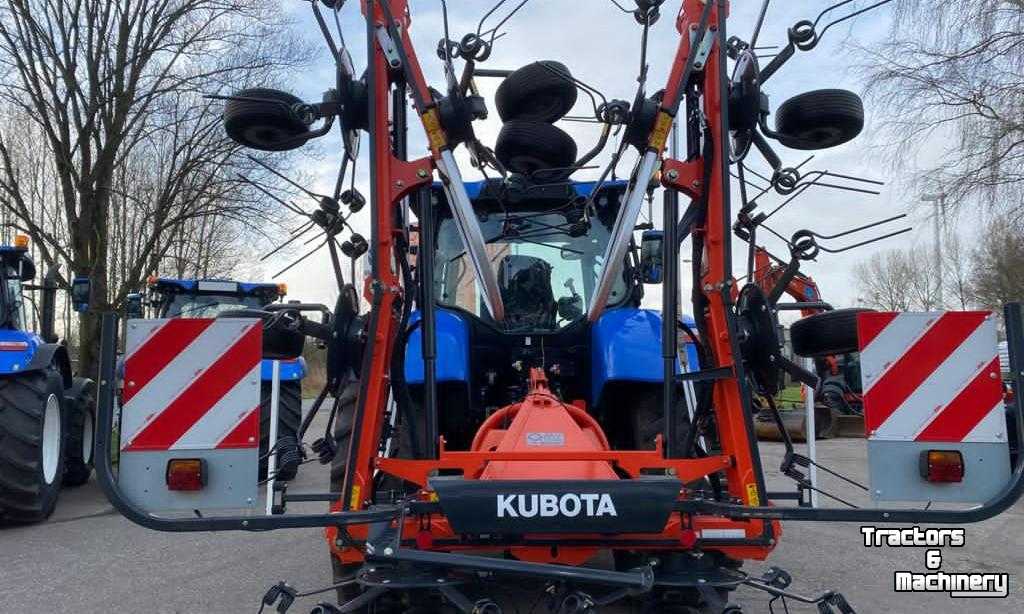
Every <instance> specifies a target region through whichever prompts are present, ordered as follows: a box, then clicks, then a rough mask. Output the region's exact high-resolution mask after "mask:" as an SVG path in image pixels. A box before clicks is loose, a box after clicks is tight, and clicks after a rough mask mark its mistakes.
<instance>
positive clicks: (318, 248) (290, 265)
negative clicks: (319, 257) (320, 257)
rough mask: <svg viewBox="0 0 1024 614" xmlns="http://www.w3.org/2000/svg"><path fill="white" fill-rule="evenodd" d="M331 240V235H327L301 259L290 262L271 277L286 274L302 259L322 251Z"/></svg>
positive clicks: (275, 277) (274, 277)
mask: <svg viewBox="0 0 1024 614" xmlns="http://www.w3.org/2000/svg"><path fill="white" fill-rule="evenodd" d="M330 240H331V237H327V238H326V239H324V240H323V242H321V243H320V244H318V245H317V246H316V247H314V248H313V249H311V250H309V251H308V252H306V253H305V254H304V255H303V256H302V257H301V258H299V259H298V260H296V261H295V262H293V263H291V264H289V265H288V266H286V267H284V268H283V269H281V270H280V271H278V272H277V273H274V275H273V276H272V277H271V279H277V278H278V277H280V276H281V275H283V274H285V273H286V272H288V271H290V270H291V269H292V268H293V267H295V266H296V265H297V264H299V263H300V262H302V261H303V260H305V259H306V258H309V257H310V256H312V255H313V254H315V253H317V252H318V251H320V248H322V247H323V246H325V245H327V242H328V241H330Z"/></svg>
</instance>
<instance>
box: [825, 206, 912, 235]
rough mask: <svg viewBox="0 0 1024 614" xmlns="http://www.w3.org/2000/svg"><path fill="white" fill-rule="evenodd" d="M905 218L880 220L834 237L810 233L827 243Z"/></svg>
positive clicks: (896, 216) (902, 214) (894, 217)
mask: <svg viewBox="0 0 1024 614" xmlns="http://www.w3.org/2000/svg"><path fill="white" fill-rule="evenodd" d="M905 217H907V214H906V213H901V214H899V215H894V216H892V217H889V218H886V219H884V220H879V221H877V222H871V223H870V224H865V225H863V226H858V227H856V228H851V229H850V230H846V231H844V232H841V233H839V234H834V235H823V234H819V233H816V232H814V231H813V230H809V231H808V232H810V233H811V234H812V235H814V236H815V237H817V238H819V239H824V240H826V241H829V240H831V239H838V238H840V237H845V236H847V235H852V234H854V233H857V232H860V231H862V230H867V229H868V228H874V227H875V226H881V225H882V224H888V223H889V222H895V221H896V220H900V219H903V218H905ZM908 230H909V229H908Z"/></svg>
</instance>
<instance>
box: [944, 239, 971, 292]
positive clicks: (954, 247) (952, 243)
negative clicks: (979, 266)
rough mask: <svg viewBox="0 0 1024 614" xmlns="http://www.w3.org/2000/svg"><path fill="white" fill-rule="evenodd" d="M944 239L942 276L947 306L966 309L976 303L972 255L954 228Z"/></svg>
mask: <svg viewBox="0 0 1024 614" xmlns="http://www.w3.org/2000/svg"><path fill="white" fill-rule="evenodd" d="M944 235H945V236H944V238H943V239H942V263H941V266H942V276H943V281H944V289H945V295H946V302H947V305H946V306H947V307H949V308H951V309H960V310H966V309H970V307H971V306H972V305H973V304H974V294H973V292H972V290H971V283H972V281H971V277H972V257H971V256H972V255H971V253H970V251H969V250H967V249H966V248H965V247H964V245H963V241H962V240H961V239H960V235H958V234H957V233H956V232H955V231H953V230H952V229H947V230H946V232H945V233H944Z"/></svg>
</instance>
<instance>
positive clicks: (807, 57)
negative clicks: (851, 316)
mask: <svg viewBox="0 0 1024 614" xmlns="http://www.w3.org/2000/svg"><path fill="white" fill-rule="evenodd" d="M314 1H315V0H314ZM515 3H516V0H510V1H509V2H507V3H506V4H507V5H510V6H514V4H515ZM410 4H411V5H412V15H413V23H412V37H413V42H414V44H415V46H416V51H417V53H418V56H419V59H420V62H421V64H422V65H423V68H424V71H425V73H426V76H427V79H428V81H429V82H430V83H431V84H432V85H434V86H435V87H437V88H438V89H440V90H444V89H445V88H444V79H443V73H442V71H441V69H442V66H441V62H440V60H439V59H438V58H437V55H436V52H435V50H436V46H437V42H438V40H439V39H440V38H441V36H442V32H443V29H442V19H441V10H440V2H439V1H438V0H413V1H412V2H411V3H410ZM448 4H449V19H450V31H451V34H452V38H456V39H457V38H460V37H461V36H462V35H463V34H465V33H467V32H470V31H475V30H476V24H477V21H478V20H479V19H480V17H481V16H482V15H483V14H484V13H485V12H486V11H487V10H488V9H489V8H490V7H491V6H493V2H492V1H491V0H487V1H483V0H481V1H475V0H472V1H461V2H460V1H458V0H449V2H448ZM620 4H624V5H631V4H632V3H631V1H630V0H620ZM679 4H680V2H679V1H678V0H676V1H671V0H670V1H668V2H666V3H665V5H664V6H663V9H662V15H663V16H662V19H661V20H660V21H658V23H657V24H656V25H655V26H654V27H653V28H652V31H651V40H650V51H649V63H650V77H649V84H650V85H649V88H648V90H649V93H652V92H653V91H655V90H657V89H660V88H661V87H662V86H663V84H664V83H665V80H666V76H667V73H668V68H669V63H670V62H671V59H672V56H673V54H674V51H675V47H676V45H677V44H678V35H677V32H676V30H675V15H676V14H677V13H678V10H679ZM760 4H761V3H760V2H758V1H755V0H734V1H733V3H732V7H733V8H732V16H731V19H730V20H729V28H730V32H729V33H730V34H735V35H738V36H740V37H742V38H744V39H746V38H749V36H750V33H751V30H752V28H753V24H754V20H755V18H756V14H757V11H758V9H759V7H760ZM829 4H831V3H830V2H815V1H810V0H786V1H784V2H783V1H779V0H777V1H776V2H774V3H773V4H772V6H771V8H770V9H769V13H768V19H767V22H766V25H765V28H764V30H763V32H762V35H761V39H760V42H759V45H776V44H777V45H782V44H784V43H785V42H786V38H785V36H786V34H785V33H786V29H787V28H788V27H790V26H791V25H793V24H794V23H795V22H797V21H799V20H801V19H814V17H816V16H817V14H818V13H819V12H820V11H821V10H822V8H824V7H826V6H828V5H829ZM857 4H864V5H866V4H867V3H866V2H865V3H857ZM851 6H856V4H855V5H851ZM504 8H505V7H503V9H499V11H498V14H502V13H503V12H504ZM325 10H326V9H325ZM293 11H294V15H295V19H296V22H297V24H296V31H297V32H298V33H299V34H300V35H302V36H304V37H305V38H307V39H309V40H311V41H316V40H317V39H318V37H319V33H318V30H317V29H316V25H315V22H314V21H313V19H312V17H311V15H310V14H309V12H308V5H307V4H306V3H305V2H301V3H295V5H294V7H293ZM841 11H842V9H840V11H839V12H837V15H842V14H844V13H843V12H841ZM328 19H330V14H329V13H328ZM340 20H341V24H342V30H343V32H344V34H345V38H346V42H347V43H348V45H349V48H350V50H351V52H352V56H353V59H354V61H355V64H356V69H357V72H361V71H362V70H363V68H364V67H365V66H366V53H365V49H366V47H365V35H364V32H365V25H364V22H363V20H362V16H361V15H360V13H359V3H358V2H356V1H355V0H351V1H349V2H347V3H346V6H345V7H344V8H343V9H342V11H341V13H340ZM826 21H827V20H826ZM888 26H889V12H888V10H887V9H886V8H882V9H879V10H877V11H874V12H872V13H869V14H866V15H864V16H861V17H858V18H857V19H855V20H852V21H850V22H847V23H845V24H842V25H841V26H837V27H836V28H834V29H833V30H831V31H830V32H829V33H828V35H827V36H826V37H825V38H824V40H823V41H822V42H821V44H820V45H819V46H818V48H817V49H815V50H814V51H811V52H809V53H802V52H799V53H798V55H797V56H796V57H795V58H793V59H792V60H791V61H790V62H789V63H788V64H787V65H786V66H785V67H784V68H783V69H782V70H781V71H780V72H779V73H777V74H776V75H775V76H774V77H773V78H772V79H771V80H770V81H769V82H768V84H767V85H766V88H765V89H766V90H767V92H768V93H769V95H770V97H771V101H772V105H773V107H775V106H777V105H778V104H780V103H781V102H782V101H784V100H785V99H786V98H788V97H790V96H792V95H794V94H797V93H800V92H804V91H808V90H813V89H821V88H833V87H842V88H846V89H851V90H854V91H857V92H860V91H861V90H862V89H863V83H862V82H861V79H860V77H859V75H858V73H857V70H856V63H857V59H856V57H855V54H854V53H853V52H852V51H851V47H850V43H851V42H852V41H855V42H856V43H858V44H862V45H871V44H872V43H873V42H877V41H880V40H884V37H885V36H887V35H888ZM503 31H504V32H506V35H505V36H504V37H502V38H501V39H500V40H498V41H497V43H496V44H495V49H494V52H493V54H492V56H491V57H490V59H489V60H487V62H486V63H485V64H484V67H486V68H501V69H514V68H517V67H519V66H522V65H524V64H527V63H529V62H532V61H536V60H546V59H553V60H559V61H561V62H563V63H564V64H566V65H567V66H568V67H569V68H570V70H571V71H572V73H573V75H574V76H576V77H577V78H579V79H581V80H583V81H584V82H587V83H590V84H592V85H593V86H594V87H596V88H597V89H599V90H600V91H601V92H603V93H604V95H605V96H606V97H607V98H609V99H612V98H618V99H624V100H632V99H633V96H634V92H635V88H636V81H635V79H636V75H637V71H638V68H639V47H640V32H641V30H640V27H639V26H638V25H637V23H636V22H635V21H634V20H633V17H632V16H631V15H626V14H624V13H622V12H620V11H619V10H618V9H616V8H615V7H614V6H613V5H612V3H611V2H610V0H574V1H571V2H570V1H569V0H530V2H529V3H528V4H527V5H526V6H525V7H524V8H523V9H522V11H520V12H519V13H518V14H516V15H515V16H514V17H513V18H512V19H511V20H510V21H509V22H508V24H507V25H506V27H505V28H503ZM766 53H770V52H766ZM457 68H460V67H458V66H457ZM332 82H333V76H332V66H331V63H330V61H329V58H328V55H327V53H326V50H324V52H323V53H322V54H321V56H320V57H318V58H313V59H311V61H310V67H309V69H308V71H306V72H305V74H302V75H297V76H296V77H295V79H294V80H293V82H292V83H289V84H287V85H288V87H290V88H291V89H292V90H293V91H294V92H295V93H296V94H297V95H299V96H301V97H303V98H304V99H306V100H318V99H319V98H320V96H321V94H322V92H323V91H324V90H325V89H327V88H328V87H330V86H331V85H332ZM479 85H480V87H481V90H482V94H483V95H484V96H485V97H486V98H487V99H488V104H489V107H490V109H491V117H490V119H488V120H487V121H485V122H477V124H475V128H476V131H477V135H478V136H479V137H481V139H482V140H483V141H484V142H485V143H487V144H490V145H493V142H494V137H495V136H496V135H497V133H498V130H499V129H500V121H499V120H498V118H497V112H496V111H494V106H493V93H494V90H495V89H496V87H497V85H498V83H497V81H496V80H494V79H482V80H480V82H479ZM589 104H590V102H589V99H587V98H586V97H585V96H583V95H581V96H580V97H579V101H578V103H577V106H576V109H575V110H574V112H573V113H574V114H583V113H584V112H586V110H587V108H588V106H589ZM866 113H867V119H868V129H867V131H866V134H867V136H865V137H863V138H861V139H857V140H855V141H853V142H852V143H848V144H846V145H843V146H840V147H836V148H834V149H830V150H825V151H821V152H818V153H817V155H816V157H815V159H814V160H813V161H812V162H811V163H809V164H808V165H807V166H806V167H804V168H805V169H818V170H831V171H834V172H839V173H844V174H849V175H860V176H866V177H870V178H873V179H878V180H882V181H886V182H887V183H888V185H887V186H885V187H883V188H881V190H882V194H881V195H879V196H864V195H858V194H854V193H849V192H839V191H835V190H829V189H825V188H812V189H811V190H809V191H808V192H807V193H806V194H805V195H804V196H803V197H801V198H800V199H798V200H796V201H794V202H793V203H792V204H790V205H789V206H787V207H786V208H785V209H783V210H782V211H781V212H780V213H779V214H778V215H776V216H775V217H773V218H772V220H771V223H770V225H771V227H772V228H773V229H775V230H777V231H778V232H780V233H781V234H783V235H784V236H789V235H791V234H792V233H793V232H794V231H796V230H798V229H801V228H810V229H813V230H815V231H817V232H820V233H822V234H833V233H836V232H839V231H842V230H846V229H848V228H851V227H854V226H859V225H862V224H864V223H867V222H869V221H873V220H876V219H882V218H885V217H889V216H891V215H895V214H897V213H903V212H908V213H911V215H912V218H913V220H912V223H913V225H914V226H915V231H914V232H913V233H911V234H910V235H906V236H904V237H900V238H898V239H895V240H889V241H883V242H881V243H878V244H875V245H872V246H869V247H867V248H863V249H859V250H855V251H853V252H850V253H846V254H841V255H836V256H830V255H822V256H821V257H820V258H819V259H818V261H817V262H810V263H807V264H806V265H805V267H804V271H805V272H806V273H808V274H809V275H811V276H813V277H814V278H815V279H816V280H817V281H818V284H819V286H820V287H821V289H822V292H823V294H824V296H825V298H826V300H829V301H831V302H832V303H833V304H835V305H837V306H843V305H849V304H852V303H854V302H856V300H857V287H856V283H855V281H854V279H853V277H852V275H851V270H852V267H853V265H854V264H855V263H856V262H858V261H860V260H863V259H865V258H867V257H869V256H870V255H871V253H872V251H873V250H879V249H887V248H892V247H898V246H899V245H900V242H901V241H902V242H907V241H909V242H912V243H914V244H915V245H918V246H921V247H922V248H923V249H926V248H928V247H929V246H930V241H931V231H930V222H929V221H928V220H927V219H925V218H924V216H923V215H922V211H921V209H920V207H919V206H918V205H919V203H917V202H916V201H917V200H918V196H917V195H916V194H913V193H910V192H909V191H908V190H906V189H904V188H901V187H899V184H900V180H901V177H899V176H896V175H895V174H894V171H893V170H892V169H891V168H889V167H888V166H887V165H885V164H882V163H880V162H879V160H880V159H881V156H880V153H879V151H878V150H877V149H875V148H872V147H871V142H872V140H873V139H872V138H871V135H873V134H877V132H873V128H872V126H873V121H872V120H873V117H874V116H875V115H876V114H875V113H873V109H872V107H871V106H870V105H868V107H867V109H866ZM413 120H415V116H413ZM560 125H561V127H562V128H563V129H565V130H567V131H568V132H569V133H570V134H572V135H573V136H574V137H575V138H576V140H577V142H578V143H579V149H580V151H586V150H588V149H589V148H590V147H591V146H592V144H593V143H594V142H595V140H596V138H597V136H598V131H599V128H598V127H597V126H595V125H588V124H578V123H566V122H562V123H561V124H560ZM364 140H365V135H364ZM339 147H340V142H339V140H338V138H337V136H336V133H333V132H332V134H331V135H330V136H329V137H324V138H323V139H321V140H320V142H319V143H318V148H319V155H318V156H316V157H315V159H313V160H312V161H311V162H310V163H309V164H308V165H306V169H307V170H308V171H309V172H310V174H311V175H312V177H313V180H312V181H313V188H314V190H318V191H322V192H324V193H329V192H330V191H331V189H332V187H333V183H334V178H335V174H336V169H337V161H338V160H339V159H340V157H339V154H338V153H337V152H338V151H339ZM776 148H777V150H778V152H779V154H780V155H781V156H782V158H783V161H784V163H785V164H786V165H796V164H798V163H799V162H800V161H802V160H803V159H804V158H805V157H806V154H804V153H803V152H797V151H791V150H786V149H785V148H783V147H782V146H781V145H776ZM365 149H366V148H365V147H364V154H363V156H362V157H361V159H360V163H359V165H358V173H357V179H356V183H357V185H358V186H360V187H361V189H362V191H363V192H364V194H368V193H369V190H368V187H367V162H366V156H365ZM609 149H611V148H609ZM425 153H426V147H425V145H424V141H423V138H422V134H421V132H420V131H419V126H418V123H415V122H414V124H413V131H412V132H411V146H410V155H411V156H412V157H417V156H419V155H424V154H425ZM299 155H301V153H300V154H299ZM461 159H462V160H465V159H466V158H465V156H462V158H461ZM602 159H606V158H599V159H598V162H600V161H601V160H602ZM751 160H752V161H751V162H750V163H749V164H750V166H751V167H752V168H755V169H758V170H759V171H760V172H762V173H766V172H767V168H768V167H767V165H766V164H765V163H764V162H763V161H762V160H760V158H759V157H758V156H756V154H752V155H751ZM630 165H631V162H629V161H627V163H625V164H622V165H621V166H620V168H621V169H627V168H629V167H630ZM596 172H597V171H581V172H579V173H577V174H576V176H575V177H576V178H577V179H585V178H588V177H589V176H590V175H592V174H595V173H596ZM463 173H464V174H465V175H467V179H476V178H478V177H477V176H476V175H475V174H474V172H472V169H470V168H469V167H468V164H467V165H464V166H463ZM734 202H735V201H734ZM779 202H781V197H777V196H775V197H773V198H769V199H766V200H765V201H764V202H763V206H764V207H765V210H768V208H770V207H773V206H774V204H777V203H779ZM306 204H307V205H309V206H311V205H312V203H311V202H310V203H306ZM656 209H657V207H656ZM368 213H369V211H368V208H367V209H366V210H364V211H363V212H362V213H361V214H360V215H359V216H358V218H357V220H356V226H357V228H359V229H361V231H362V232H364V233H366V234H367V236H368V225H367V219H368ZM656 221H658V222H660V216H658V215H656ZM893 229H895V226H894V227H893ZM763 235H766V236H764V237H763V238H764V241H765V243H766V245H767V247H768V248H769V249H770V250H772V251H774V252H776V253H779V254H784V253H785V245H784V244H783V243H782V241H781V240H779V239H777V238H775V237H772V236H770V235H767V233H763ZM866 236H868V235H865V237H866ZM737 243H738V241H737ZM744 246H745V245H737V251H738V253H739V250H741V249H742V247H744ZM687 252H688V250H687V249H686V248H685V247H684V250H683V253H687ZM301 253H302V252H298V254H301ZM298 254H294V253H293V255H292V257H294V256H296V255H298ZM742 262H745V258H742V257H740V258H738V259H737V266H742V264H741V263H742ZM287 263H288V259H287V258H284V259H275V260H272V261H270V262H268V263H267V264H266V266H265V269H264V273H265V275H267V276H269V275H270V274H272V273H273V272H276V271H277V270H278V269H280V268H281V267H282V266H284V265H285V264H287ZM736 274H737V276H739V275H743V274H744V272H743V271H740V270H739V269H737V271H736ZM278 281H284V282H286V283H288V285H289V294H290V297H291V298H300V299H302V300H306V301H318V302H319V301H323V302H328V303H330V302H333V300H334V297H335V296H336V289H335V287H334V282H333V278H332V275H331V274H330V265H329V259H328V256H327V252H326V250H323V251H322V252H321V253H318V254H316V255H314V256H313V257H311V258H309V259H308V260H306V261H305V262H303V263H302V264H300V265H299V266H297V267H295V268H294V269H293V270H292V271H290V272H288V273H286V274H285V275H284V276H282V277H281V278H279V279H278ZM688 285H689V284H688V283H687V284H685V286H687V287H688ZM648 294H649V295H651V300H649V301H648V303H649V304H650V305H651V306H656V305H657V303H658V302H659V301H660V297H659V296H658V295H659V294H660V293H659V292H657V291H655V292H650V293H648Z"/></svg>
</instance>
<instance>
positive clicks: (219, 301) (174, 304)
mask: <svg viewBox="0 0 1024 614" xmlns="http://www.w3.org/2000/svg"><path fill="white" fill-rule="evenodd" d="M286 293H287V287H286V286H285V285H284V284H272V283H252V282H241V281H229V280H220V279H171V278H166V277H151V278H150V279H149V280H148V296H147V297H146V300H145V303H148V306H149V307H150V308H151V309H152V316H153V317H158V318H214V317H216V316H217V315H218V314H220V313H222V312H224V311H232V310H236V309H262V308H263V307H264V306H265V305H268V304H270V303H273V302H275V301H277V300H279V299H282V298H283V297H284V296H285V294H286Z"/></svg>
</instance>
